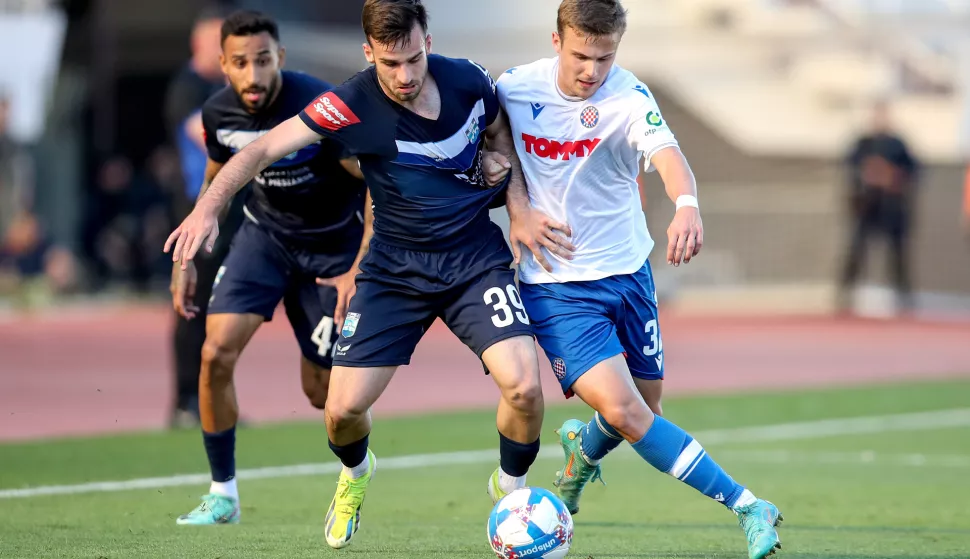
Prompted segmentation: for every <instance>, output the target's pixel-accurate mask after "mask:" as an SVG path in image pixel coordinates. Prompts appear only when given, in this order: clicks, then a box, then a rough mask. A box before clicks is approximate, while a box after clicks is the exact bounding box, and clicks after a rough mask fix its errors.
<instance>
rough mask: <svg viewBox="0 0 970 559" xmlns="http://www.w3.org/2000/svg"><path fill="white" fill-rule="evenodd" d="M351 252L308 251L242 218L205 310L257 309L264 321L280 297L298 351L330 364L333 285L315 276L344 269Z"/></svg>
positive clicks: (350, 262) (334, 333)
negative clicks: (321, 282)
mask: <svg viewBox="0 0 970 559" xmlns="http://www.w3.org/2000/svg"><path fill="white" fill-rule="evenodd" d="M356 256H357V255H356V254H321V253H319V252H313V251H310V250H307V249H305V248H302V247H300V246H296V245H293V244H292V243H288V242H286V241H285V240H283V239H281V238H279V237H278V236H276V235H274V234H273V233H272V232H270V231H268V230H267V229H266V228H265V227H263V226H261V225H258V224H256V223H254V222H253V221H251V220H250V219H246V220H245V221H244V222H243V224H242V225H241V226H240V228H239V231H238V232H237V233H236V236H235V238H234V239H233V240H232V245H231V246H230V248H229V254H228V256H226V259H225V261H224V262H223V263H222V266H221V267H220V268H219V271H218V272H217V274H216V279H215V282H213V284H212V297H211V298H210V299H209V314H258V315H260V316H262V317H263V318H265V319H266V321H267V322H268V321H270V320H272V319H273V312H274V311H275V310H276V307H277V305H279V302H280V300H281V299H282V300H283V306H284V308H285V309H286V316H287V318H288V319H289V320H290V325H291V326H292V327H293V333H294V334H295V335H296V340H297V342H298V343H299V344H300V351H301V352H302V353H303V356H304V357H306V358H307V359H309V360H310V361H312V362H313V363H316V364H317V365H319V366H321V367H326V368H329V367H331V366H332V363H333V348H334V342H335V341H336V339H337V331H336V330H337V329H336V328H335V327H334V323H333V314H334V309H336V307H337V290H336V289H334V288H332V287H324V286H321V285H317V284H316V278H318V277H322V278H328V277H334V276H338V275H340V274H343V273H344V272H346V271H347V270H349V269H350V267H351V266H352V265H353V263H354V258H356Z"/></svg>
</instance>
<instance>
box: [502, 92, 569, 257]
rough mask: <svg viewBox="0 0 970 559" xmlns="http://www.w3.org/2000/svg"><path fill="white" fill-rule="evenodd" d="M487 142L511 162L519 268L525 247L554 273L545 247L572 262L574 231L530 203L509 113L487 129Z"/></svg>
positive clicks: (510, 199)
mask: <svg viewBox="0 0 970 559" xmlns="http://www.w3.org/2000/svg"><path fill="white" fill-rule="evenodd" d="M485 142H486V144H487V145H488V147H489V149H490V150H493V151H495V152H496V153H497V154H499V155H501V156H503V157H505V159H506V160H507V162H508V169H509V172H510V173H512V178H511V179H509V185H508V190H507V191H506V202H505V206H506V210H507V211H508V213H509V242H510V243H511V245H512V254H513V256H514V257H515V264H516V265H518V264H519V262H520V261H521V256H522V247H521V246H520V245H525V247H526V248H528V249H529V250H530V251H531V252H532V254H534V255H535V257H536V260H537V261H538V262H539V264H540V265H542V267H543V268H545V269H546V271H548V272H551V271H552V265H550V264H549V261H548V260H546V257H545V255H544V254H543V253H542V247H546V249H547V250H549V251H550V252H552V253H553V254H555V255H557V256H560V257H562V258H567V259H569V258H571V257H572V254H571V253H572V251H574V250H576V247H575V246H573V244H572V243H570V242H569V240H568V239H567V238H566V237H569V236H572V230H570V229H569V226H568V225H566V224H565V223H559V222H558V221H556V220H554V219H552V218H550V217H549V216H547V215H546V214H544V213H542V212H540V211H539V210H536V209H534V208H532V206H531V204H530V203H529V192H528V190H527V188H526V184H525V176H524V175H523V174H522V168H521V167H520V166H519V158H518V157H517V156H516V153H515V142H514V141H513V140H512V129H511V127H510V126H509V122H508V119H507V118H506V116H505V111H503V110H502V109H499V111H498V116H497V117H496V118H495V120H494V121H493V122H492V124H491V125H489V126H488V128H486V129H485Z"/></svg>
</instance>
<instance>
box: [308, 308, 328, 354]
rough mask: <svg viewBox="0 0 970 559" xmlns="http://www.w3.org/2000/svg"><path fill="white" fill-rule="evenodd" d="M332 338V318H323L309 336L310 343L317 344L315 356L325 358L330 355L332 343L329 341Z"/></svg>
mask: <svg viewBox="0 0 970 559" xmlns="http://www.w3.org/2000/svg"><path fill="white" fill-rule="evenodd" d="M332 336H333V318H332V317H329V316H325V317H323V318H322V319H320V323H319V324H317V327H316V328H314V329H313V333H312V334H310V341H311V342H313V343H315V344H317V355H321V356H325V355H327V354H328V353H330V349H331V348H332V347H333V342H331V341H330V338H331V337H332Z"/></svg>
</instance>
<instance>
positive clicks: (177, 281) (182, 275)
mask: <svg viewBox="0 0 970 559" xmlns="http://www.w3.org/2000/svg"><path fill="white" fill-rule="evenodd" d="M222 167H223V164H222V163H218V162H216V161H213V160H212V159H207V160H206V164H205V176H204V177H203V179H202V187H201V188H200V189H199V196H198V197H197V198H196V202H198V200H199V199H201V198H202V196H204V195H205V192H206V190H208V189H209V185H210V184H212V181H213V179H215V178H216V175H218V174H219V171H220V170H222ZM197 281H198V272H197V271H196V269H195V265H194V264H192V265H189V266H186V267H185V268H183V267H181V266H179V265H178V263H173V264H172V281H171V283H170V284H169V291H171V293H172V306H173V307H174V308H175V312H177V313H178V314H179V315H181V316H182V317H183V318H185V319H186V320H191V319H193V318H195V316H196V314H197V313H198V312H199V306H198V305H196V304H195V286H196V283H197Z"/></svg>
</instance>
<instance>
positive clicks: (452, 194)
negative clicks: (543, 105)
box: [166, 0, 543, 548]
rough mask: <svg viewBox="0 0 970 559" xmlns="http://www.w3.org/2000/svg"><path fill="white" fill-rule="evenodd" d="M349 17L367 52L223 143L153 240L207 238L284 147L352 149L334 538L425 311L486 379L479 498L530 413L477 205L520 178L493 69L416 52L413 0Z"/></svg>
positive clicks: (520, 438) (536, 391)
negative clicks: (368, 206)
mask: <svg viewBox="0 0 970 559" xmlns="http://www.w3.org/2000/svg"><path fill="white" fill-rule="evenodd" d="M361 19H362V24H363V29H364V33H365V35H366V38H367V42H366V43H365V44H364V46H363V49H364V55H365V56H366V58H367V60H368V62H370V63H371V64H372V66H371V67H370V68H368V69H367V70H364V71H362V72H360V73H358V74H357V75H356V76H354V77H353V78H351V79H349V80H348V81H347V82H345V83H343V84H342V85H340V86H338V87H336V88H334V89H333V90H331V91H328V92H326V93H324V94H323V95H320V96H319V97H318V98H317V99H316V100H315V101H313V102H311V103H310V104H309V105H308V106H307V107H306V108H305V109H304V110H303V112H301V113H300V115H299V116H298V117H296V118H292V119H289V120H287V121H285V122H283V123H282V124H280V125H278V126H277V127H275V128H274V129H273V130H272V131H270V132H269V133H268V134H266V135H265V136H263V137H261V138H260V139H259V140H257V141H255V142H253V143H252V144H250V145H249V146H247V147H246V148H245V149H243V150H242V151H241V152H239V153H238V154H236V156H234V157H233V158H232V159H231V160H230V161H229V162H228V164H226V166H225V167H224V168H223V169H222V171H221V172H220V173H219V174H218V176H217V177H216V178H215V180H214V181H213V182H212V185H211V186H210V188H209V189H208V192H207V193H206V194H205V195H204V196H203V197H202V198H201V199H200V200H199V202H198V204H197V206H196V209H195V211H194V212H193V214H192V215H191V216H189V217H188V218H187V219H186V220H185V221H184V222H183V223H182V225H180V226H179V227H178V228H177V229H176V230H175V231H174V232H173V233H172V235H171V236H170V237H169V240H168V242H167V243H166V251H168V250H169V249H170V248H171V247H172V245H173V244H174V252H173V258H174V259H175V260H181V261H182V262H183V263H185V262H188V261H189V260H191V258H192V257H193V256H194V255H195V254H196V252H197V251H198V250H199V249H200V248H201V247H202V246H203V244H205V246H206V249H207V250H208V249H209V248H210V247H211V246H212V243H213V241H214V238H215V237H216V235H217V234H218V225H217V220H216V216H217V213H218V211H219V210H220V209H221V208H222V207H224V206H225V204H226V203H227V201H228V200H229V199H230V197H231V196H232V194H233V193H234V192H236V191H238V189H240V188H241V187H242V185H244V184H246V182H247V181H249V180H250V179H251V178H252V177H253V176H254V175H255V174H256V173H257V172H259V171H260V170H261V169H264V168H266V167H267V166H269V165H271V164H272V163H273V162H274V161H277V160H279V159H280V158H281V157H282V156H283V155H285V154H287V153H292V152H294V151H296V150H299V149H302V148H304V147H305V146H307V145H310V144H312V143H314V142H318V141H321V140H322V139H336V140H337V141H339V142H340V143H341V144H343V146H344V147H345V149H346V150H347V152H348V153H349V154H350V155H353V156H356V157H357V158H358V160H359V162H360V168H361V170H362V171H363V175H364V177H365V179H366V180H367V184H368V187H369V188H370V190H371V194H372V196H373V200H374V234H373V238H372V240H371V242H370V246H369V249H368V251H367V253H366V255H365V256H364V258H363V260H362V261H361V262H360V266H359V269H360V273H359V274H358V275H357V277H356V286H357V291H356V294H355V296H354V297H353V299H352V300H351V302H350V307H349V309H348V313H347V315H346V318H345V320H344V322H343V324H342V327H341V331H340V337H339V339H338V340H337V342H336V353H335V354H334V368H333V370H332V373H331V377H330V392H329V396H328V399H327V402H326V419H327V431H328V435H329V439H330V447H331V449H332V450H333V452H334V454H336V455H337V457H338V458H339V459H340V461H341V462H342V463H343V465H344V469H343V471H342V472H341V474H340V476H339V480H338V487H337V492H336V495H335V496H334V499H333V501H332V502H331V505H330V509H329V510H328V512H327V515H326V519H325V522H326V539H327V542H328V543H329V544H330V545H331V546H332V547H334V548H341V547H345V546H346V545H348V544H349V543H350V541H351V538H352V537H353V535H354V534H355V533H356V531H357V529H358V527H359V525H360V508H361V504H362V503H363V501H364V496H365V493H366V490H367V486H368V484H369V482H370V480H371V478H372V476H373V474H374V471H375V468H376V459H375V457H374V454H373V452H371V451H370V449H369V448H368V435H369V433H370V430H371V422H370V416H369V414H368V410H369V409H370V407H371V405H373V404H374V402H375V401H376V400H377V399H378V397H379V396H380V395H381V393H382V392H383V391H384V389H385V388H386V387H387V385H388V383H389V382H390V381H391V378H392V377H393V375H394V373H395V371H396V370H397V368H398V367H399V366H401V365H406V364H408V363H409V362H410V357H411V354H412V352H413V350H414V348H415V346H416V345H417V343H418V341H419V340H420V339H421V337H422V335H423V333H424V332H425V331H426V330H427V328H428V327H429V326H430V325H431V324H432V322H434V320H435V319H436V318H439V317H440V318H442V319H443V321H444V322H445V324H446V325H447V326H448V327H449V328H450V329H451V330H452V331H453V332H454V333H455V334H456V335H457V336H458V337H459V338H460V339H461V340H462V341H463V342H464V343H465V344H466V345H467V346H468V347H469V348H470V349H471V350H472V351H474V352H476V354H477V355H478V356H479V358H480V359H481V360H482V362H483V364H484V366H485V368H486V371H487V372H490V373H491V375H492V377H493V379H494V380H495V382H496V384H497V385H498V387H499V389H500V391H501V400H500V403H499V406H498V414H497V415H498V417H497V427H498V431H499V441H500V442H499V449H500V464H499V468H497V469H496V470H495V472H494V473H493V474H492V476H491V478H490V479H489V482H488V485H487V488H488V493H489V495H490V497H491V498H492V501H493V502H495V501H497V500H498V499H499V498H501V497H502V496H504V495H505V494H507V493H508V492H510V491H512V490H513V489H515V488H518V487H522V486H524V485H525V481H526V473H527V472H528V470H529V467H530V466H531V465H532V463H533V462H534V460H535V458H536V455H537V454H538V452H539V431H540V428H541V425H542V416H543V400H542V391H541V387H540V381H539V367H538V357H537V353H536V348H535V342H534V338H533V337H532V330H531V326H530V323H529V317H528V315H527V313H526V312H525V309H524V307H523V305H522V300H521V298H520V296H519V293H518V291H517V289H516V286H515V283H514V272H513V270H512V269H511V264H512V253H511V251H510V250H509V247H508V244H507V243H506V242H505V239H504V238H503V234H502V231H501V229H500V228H499V227H498V226H497V225H495V224H494V223H492V222H491V220H490V219H489V215H488V210H489V208H490V207H494V206H498V205H501V204H502V203H503V201H504V199H505V196H506V188H507V186H508V184H509V181H521V180H522V176H521V172H520V171H518V168H517V162H516V160H515V152H514V147H513V145H512V139H511V136H510V132H509V128H508V124H507V122H506V120H505V118H504V116H503V114H502V111H501V109H500V107H499V103H498V98H497V96H496V93H495V84H494V82H493V81H492V79H491V77H490V76H489V75H488V73H487V72H486V71H485V70H484V69H483V68H481V67H480V66H478V65H477V64H475V63H473V62H471V61H468V60H461V59H453V58H447V57H444V56H440V55H435V54H431V36H430V35H429V34H428V25H427V23H428V17H427V12H426V10H425V7H424V6H423V5H422V4H421V2H420V0H367V1H366V2H365V4H364V8H363V13H362V18H361ZM486 144H487V146H488V149H489V150H493V151H498V152H499V153H500V154H501V155H503V156H505V158H506V160H505V161H503V163H504V165H502V167H503V168H504V169H505V170H506V171H509V172H507V173H505V180H503V181H502V184H501V185H498V186H495V185H493V184H492V182H493V181H491V180H489V176H490V173H489V166H490V165H489V163H488V162H485V163H483V160H484V159H485V153H486V152H485V147H486ZM520 190H521V189H520Z"/></svg>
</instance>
